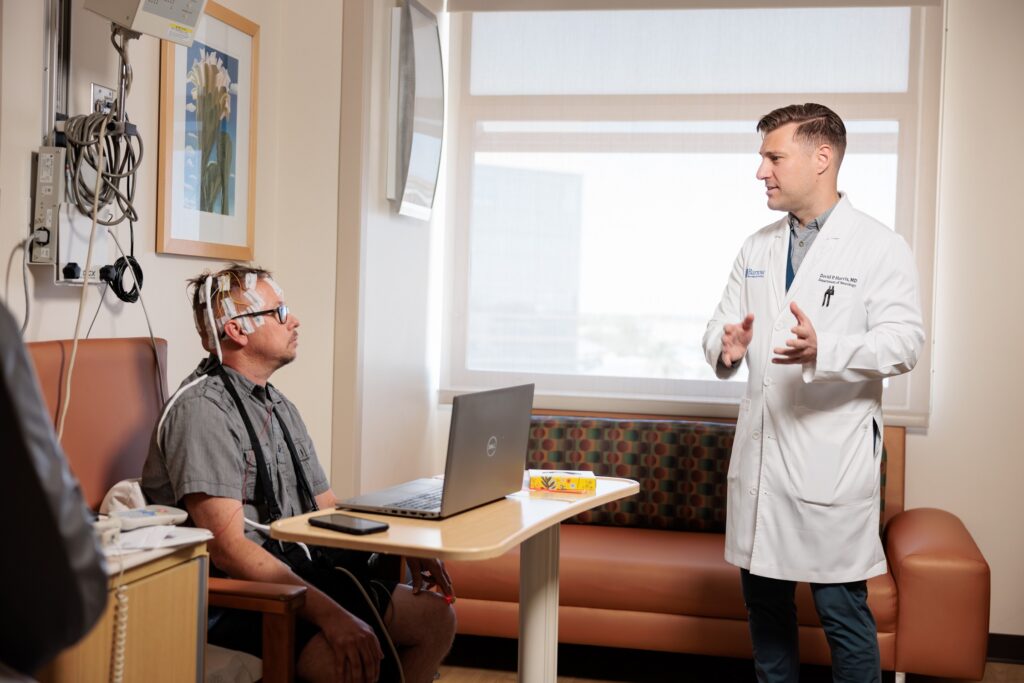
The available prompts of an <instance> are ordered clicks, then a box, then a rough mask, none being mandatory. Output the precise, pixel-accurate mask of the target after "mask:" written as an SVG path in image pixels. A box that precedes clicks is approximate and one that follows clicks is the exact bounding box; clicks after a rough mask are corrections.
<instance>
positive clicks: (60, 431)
mask: <svg viewBox="0 0 1024 683" xmlns="http://www.w3.org/2000/svg"><path fill="white" fill-rule="evenodd" d="M105 118H106V123H109V122H110V115H109V114H107V115H106V117H105ZM106 132H107V127H106V125H103V126H100V128H99V137H98V138H97V142H96V146H97V147H99V150H100V154H99V162H98V163H97V165H96V191H95V192H94V193H93V200H92V229H91V230H90V231H89V250H88V251H87V252H86V256H85V271H84V272H83V273H82V296H81V298H80V299H79V300H78V317H77V319H76V320H75V336H74V338H73V340H72V342H71V359H70V360H69V361H68V375H67V378H66V379H65V382H64V405H63V406H61V411H60V421H59V422H58V426H57V441H58V442H60V441H61V440H62V439H63V437H64V420H65V419H67V416H68V406H70V405H71V373H72V372H73V371H74V369H75V356H76V355H77V354H78V335H79V332H80V331H81V329H82V313H83V312H84V311H85V298H86V295H87V294H88V292H89V270H90V269H91V268H92V247H93V243H94V242H95V238H96V219H97V217H98V215H99V212H100V206H99V201H100V185H101V184H102V183H103V172H102V171H103V159H104V146H103V140H104V138H105V137H106Z"/></svg>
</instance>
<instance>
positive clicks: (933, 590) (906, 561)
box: [885, 508, 991, 680]
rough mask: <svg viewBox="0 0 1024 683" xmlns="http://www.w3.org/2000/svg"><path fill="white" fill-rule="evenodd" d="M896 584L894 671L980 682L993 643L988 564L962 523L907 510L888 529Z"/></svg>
mask: <svg viewBox="0 0 1024 683" xmlns="http://www.w3.org/2000/svg"><path fill="white" fill-rule="evenodd" d="M885 546H886V556H887V557H888V560H889V566H890V568H891V570H892V575H893V579H894V580H895V581H896V594H897V600H898V605H899V613H898V616H897V622H896V670H897V671H908V672H914V673H920V674H926V675H932V676H944V677H950V678H969V679H972V680H980V679H981V678H982V676H983V675H984V672H985V657H986V649H987V645H988V618H989V591H990V583H991V577H990V572H989V566H988V563H987V562H985V558H984V557H983V556H982V554H981V551H980V550H979V549H978V546H977V545H976V544H975V542H974V539H973V538H972V537H971V534H970V532H969V531H967V528H966V527H965V526H964V525H963V522H961V521H960V519H959V518H958V517H957V516H956V515H953V514H951V513H949V512H946V511H944V510H936V509H932V508H919V509H915V510H908V511H906V512H902V513H900V514H898V515H896V516H895V517H893V518H892V520H890V522H889V524H888V526H887V527H886V541H885Z"/></svg>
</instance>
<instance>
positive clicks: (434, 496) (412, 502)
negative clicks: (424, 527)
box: [391, 490, 441, 510]
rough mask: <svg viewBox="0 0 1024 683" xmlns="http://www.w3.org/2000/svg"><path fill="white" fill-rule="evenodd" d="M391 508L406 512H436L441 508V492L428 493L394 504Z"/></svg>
mask: <svg viewBox="0 0 1024 683" xmlns="http://www.w3.org/2000/svg"><path fill="white" fill-rule="evenodd" d="M391 507H396V508H405V509H407V510H436V509H438V508H440V507H441V491H440V490H438V491H428V492H427V493H421V494H419V495H416V496H413V497H412V498H406V499H405V500H400V501H398V502H397V503H394V504H393V505H392V506H391Z"/></svg>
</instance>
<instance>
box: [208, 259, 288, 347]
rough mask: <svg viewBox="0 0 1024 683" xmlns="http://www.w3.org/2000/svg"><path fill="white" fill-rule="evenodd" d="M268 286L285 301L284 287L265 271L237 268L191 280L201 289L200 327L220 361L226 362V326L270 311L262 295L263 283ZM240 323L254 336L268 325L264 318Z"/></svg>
mask: <svg viewBox="0 0 1024 683" xmlns="http://www.w3.org/2000/svg"><path fill="white" fill-rule="evenodd" d="M261 280H262V281H263V282H266V283H267V285H269V286H270V288H271V289H272V290H273V291H274V293H275V294H277V295H278V297H280V298H282V299H283V298H284V292H283V291H282V290H281V287H280V286H278V284H277V283H276V282H274V280H273V278H271V276H270V273H269V272H268V271H265V270H263V269H261V268H252V269H248V268H245V267H240V266H235V267H232V268H229V269H226V270H222V271H220V272H219V273H207V274H205V276H202V275H201V276H199V277H198V278H195V279H193V280H191V281H190V282H191V283H192V285H193V286H195V287H196V288H197V290H196V292H195V294H194V295H193V312H194V313H195V318H196V327H197V329H198V330H199V332H200V334H202V335H204V336H205V340H206V344H205V346H206V347H207V348H208V349H209V350H210V351H216V353H217V358H218V359H220V360H221V361H222V362H223V360H224V356H223V350H222V349H221V344H220V339H221V337H222V336H223V334H224V326H225V325H227V323H228V321H230V320H231V319H232V318H237V316H240V315H245V314H246V313H256V312H257V311H263V310H266V306H267V302H266V299H264V298H263V296H261V295H260V292H259V289H258V284H259V282H260V281H261ZM236 322H237V323H238V325H239V326H240V327H241V328H242V330H243V331H244V332H245V333H246V334H252V333H253V332H254V331H255V330H256V328H257V327H259V326H260V325H263V324H264V322H265V321H264V319H263V317H262V316H250V317H245V318H237V320H236Z"/></svg>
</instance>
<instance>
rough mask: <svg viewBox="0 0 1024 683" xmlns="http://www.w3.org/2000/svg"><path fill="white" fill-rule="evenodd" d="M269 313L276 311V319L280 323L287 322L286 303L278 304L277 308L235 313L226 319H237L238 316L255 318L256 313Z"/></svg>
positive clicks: (229, 320)
mask: <svg viewBox="0 0 1024 683" xmlns="http://www.w3.org/2000/svg"><path fill="white" fill-rule="evenodd" d="M269 313H276V314H277V319H278V321H280V323H281V324H282V325H284V324H285V323H286V322H288V304H278V305H277V308H268V309H267V310H265V311H254V312H252V313H242V314H240V315H236V316H234V317H233V318H230V319H228V322H231V321H232V320H238V319H239V318H255V317H256V316H258V315H267V314H269Z"/></svg>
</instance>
